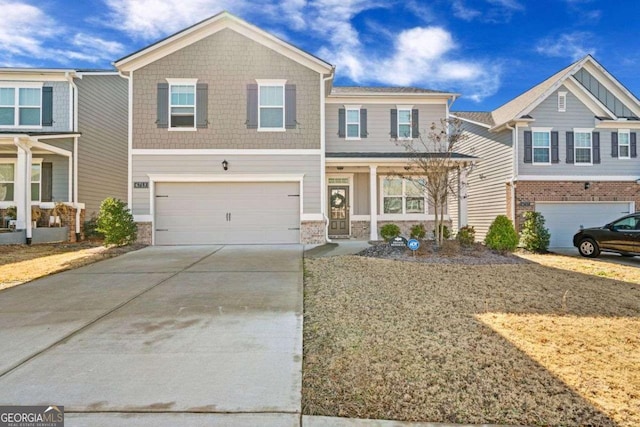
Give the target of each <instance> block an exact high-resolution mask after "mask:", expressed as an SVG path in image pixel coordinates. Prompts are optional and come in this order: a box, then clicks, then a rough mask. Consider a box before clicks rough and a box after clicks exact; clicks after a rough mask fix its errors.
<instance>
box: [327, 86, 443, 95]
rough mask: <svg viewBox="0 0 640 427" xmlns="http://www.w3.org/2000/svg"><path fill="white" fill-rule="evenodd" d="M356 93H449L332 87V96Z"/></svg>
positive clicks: (378, 87)
mask: <svg viewBox="0 0 640 427" xmlns="http://www.w3.org/2000/svg"><path fill="white" fill-rule="evenodd" d="M356 93H447V94H448V93H449V92H442V91H439V90H432V89H423V88H419V87H408V86H333V88H332V89H331V94H332V95H349V94H356Z"/></svg>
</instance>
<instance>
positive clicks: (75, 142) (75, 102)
mask: <svg viewBox="0 0 640 427" xmlns="http://www.w3.org/2000/svg"><path fill="white" fill-rule="evenodd" d="M65 77H66V78H67V80H68V81H69V84H70V85H71V87H72V90H73V123H72V128H73V129H72V130H73V131H74V132H78V86H77V85H76V82H74V81H73V76H71V75H70V74H69V73H68V72H67V73H65ZM73 207H74V208H75V209H76V242H79V241H80V208H79V207H78V137H77V136H74V137H73Z"/></svg>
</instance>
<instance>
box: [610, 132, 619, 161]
mask: <svg viewBox="0 0 640 427" xmlns="http://www.w3.org/2000/svg"><path fill="white" fill-rule="evenodd" d="M611 157H618V132H611Z"/></svg>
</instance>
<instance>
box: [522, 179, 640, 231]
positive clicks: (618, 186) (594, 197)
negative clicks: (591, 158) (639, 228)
mask: <svg viewBox="0 0 640 427" xmlns="http://www.w3.org/2000/svg"><path fill="white" fill-rule="evenodd" d="M585 182H587V181H586V180H585V181H520V182H518V183H516V220H515V225H516V229H517V230H520V229H521V225H522V223H523V215H524V213H525V212H527V211H533V210H535V202H536V201H540V202H542V201H544V202H556V201H557V202H564V201H566V202H616V201H620V202H622V201H635V203H636V210H637V209H638V208H640V185H638V184H636V183H635V181H625V182H623V181H617V182H599V181H589V183H590V187H589V189H587V190H585V188H584V184H585ZM521 202H530V205H529V206H521V205H520V204H521Z"/></svg>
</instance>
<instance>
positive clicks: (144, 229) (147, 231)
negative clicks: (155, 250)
mask: <svg viewBox="0 0 640 427" xmlns="http://www.w3.org/2000/svg"><path fill="white" fill-rule="evenodd" d="M136 225H137V226H138V238H137V239H136V243H142V244H145V245H150V244H151V223H150V222H136Z"/></svg>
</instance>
